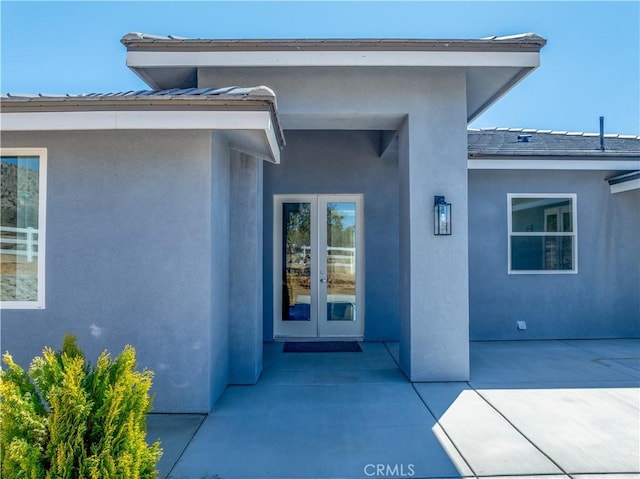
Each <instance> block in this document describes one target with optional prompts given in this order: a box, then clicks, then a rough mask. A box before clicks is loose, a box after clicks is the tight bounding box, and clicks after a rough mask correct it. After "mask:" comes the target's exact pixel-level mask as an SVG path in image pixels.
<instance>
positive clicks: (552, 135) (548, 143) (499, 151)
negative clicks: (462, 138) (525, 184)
mask: <svg viewBox="0 0 640 479" xmlns="http://www.w3.org/2000/svg"><path fill="white" fill-rule="evenodd" d="M468 148H469V156H470V157H474V156H475V157H480V156H491V155H508V156H548V155H557V156H573V155H593V154H604V155H613V154H616V155H621V156H637V155H640V136H636V135H617V134H605V135H604V151H601V149H600V134H599V133H583V132H571V131H552V130H535V129H523V128H486V129H470V130H469V131H468Z"/></svg>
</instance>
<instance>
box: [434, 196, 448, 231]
mask: <svg viewBox="0 0 640 479" xmlns="http://www.w3.org/2000/svg"><path fill="white" fill-rule="evenodd" d="M433 234H434V235H435V236H446V235H450V234H451V203H447V202H446V201H445V199H444V196H434V197H433Z"/></svg>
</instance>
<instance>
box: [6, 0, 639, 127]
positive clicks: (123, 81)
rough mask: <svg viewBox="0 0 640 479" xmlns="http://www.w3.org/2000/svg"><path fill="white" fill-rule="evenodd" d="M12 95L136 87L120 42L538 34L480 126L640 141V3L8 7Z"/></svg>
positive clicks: (34, 4)
mask: <svg viewBox="0 0 640 479" xmlns="http://www.w3.org/2000/svg"><path fill="white" fill-rule="evenodd" d="M0 7H1V14H2V19H1V22H2V23H1V30H2V33H1V35H2V37H1V42H2V46H1V48H2V49H1V55H2V59H1V60H2V63H1V65H2V76H1V81H2V83H1V85H0V90H1V91H2V93H3V94H6V93H86V92H109V91H123V90H135V89H143V88H145V85H144V83H143V82H142V81H141V80H140V79H139V78H138V77H137V76H135V75H134V74H133V73H132V72H131V71H129V69H128V68H126V66H125V49H124V47H123V46H122V45H121V44H120V38H121V37H122V36H123V35H124V34H125V33H128V32H132V31H137V32H145V33H154V34H159V35H168V34H172V35H179V36H185V37H201V38H323V37H326V38H481V37H486V36H491V35H510V34H515V33H525V32H535V33H538V34H539V35H542V36H544V37H545V38H547V39H548V44H547V46H546V47H545V48H543V50H542V53H541V61H542V65H541V66H540V68H538V69H537V70H536V71H535V72H534V73H533V74H532V75H530V76H529V77H528V78H526V79H525V80H524V81H523V82H522V83H521V84H519V85H518V86H517V87H516V88H515V89H514V90H512V91H511V92H510V93H508V94H507V96H506V97H504V98H503V99H502V100H500V101H499V102H498V103H497V104H496V105H494V106H493V107H492V108H491V109H490V110H488V111H487V112H486V113H485V114H484V115H482V116H481V117H480V118H479V119H478V120H476V121H475V122H474V123H473V124H472V125H471V126H472V127H493V126H509V127H522V128H541V129H554V130H569V131H589V132H596V131H598V117H599V116H601V115H602V116H604V117H605V118H606V120H605V124H606V131H607V132H608V133H623V134H635V135H640V87H639V85H640V1H638V0H635V1H622V2H614V1H605V2H591V1H569V2H556V1H535V2H525V1H498V2H488V1H472V2H469V1H467V2H462V1H450V2H420V1H414V2H400V1H394V2H384V1H377V2H366V1H330V2H313V1H290V2H276V1H260V2H248V1H235V2H213V1H209V2H204V1H199V2H168V1H166V2H152V1H142V2H128V1H112V2H78V1H68V2H32V1H25V0H21V1H7V0H1V2H0Z"/></svg>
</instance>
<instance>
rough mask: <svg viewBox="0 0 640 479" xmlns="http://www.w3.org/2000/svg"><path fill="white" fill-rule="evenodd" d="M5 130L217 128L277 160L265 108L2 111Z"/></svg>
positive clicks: (234, 142) (246, 148) (235, 142)
mask: <svg viewBox="0 0 640 479" xmlns="http://www.w3.org/2000/svg"><path fill="white" fill-rule="evenodd" d="M0 125H1V129H2V131H3V132H9V131H87V130H163V129H164V130H209V131H213V130H218V131H224V132H226V133H227V136H228V137H229V139H230V144H231V146H232V147H233V148H235V149H237V150H239V151H242V152H244V153H247V154H250V155H252V156H256V157H258V158H262V159H264V160H266V161H269V162H272V163H280V146H279V144H278V139H277V135H276V132H275V129H274V125H273V122H272V121H271V115H270V113H269V112H268V111H162V110H159V111H149V110H126V111H118V110H113V111H49V112H12V113H7V112H2V113H0Z"/></svg>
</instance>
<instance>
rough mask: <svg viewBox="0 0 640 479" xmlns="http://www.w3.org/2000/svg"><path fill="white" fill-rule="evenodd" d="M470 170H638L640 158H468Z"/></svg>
mask: <svg viewBox="0 0 640 479" xmlns="http://www.w3.org/2000/svg"><path fill="white" fill-rule="evenodd" d="M467 168H468V169H469V170H591V171H606V170H637V169H640V161H638V160H537V159H536V160H534V159H530V160H529V159H527V160H495V159H485V160H474V159H469V160H467Z"/></svg>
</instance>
